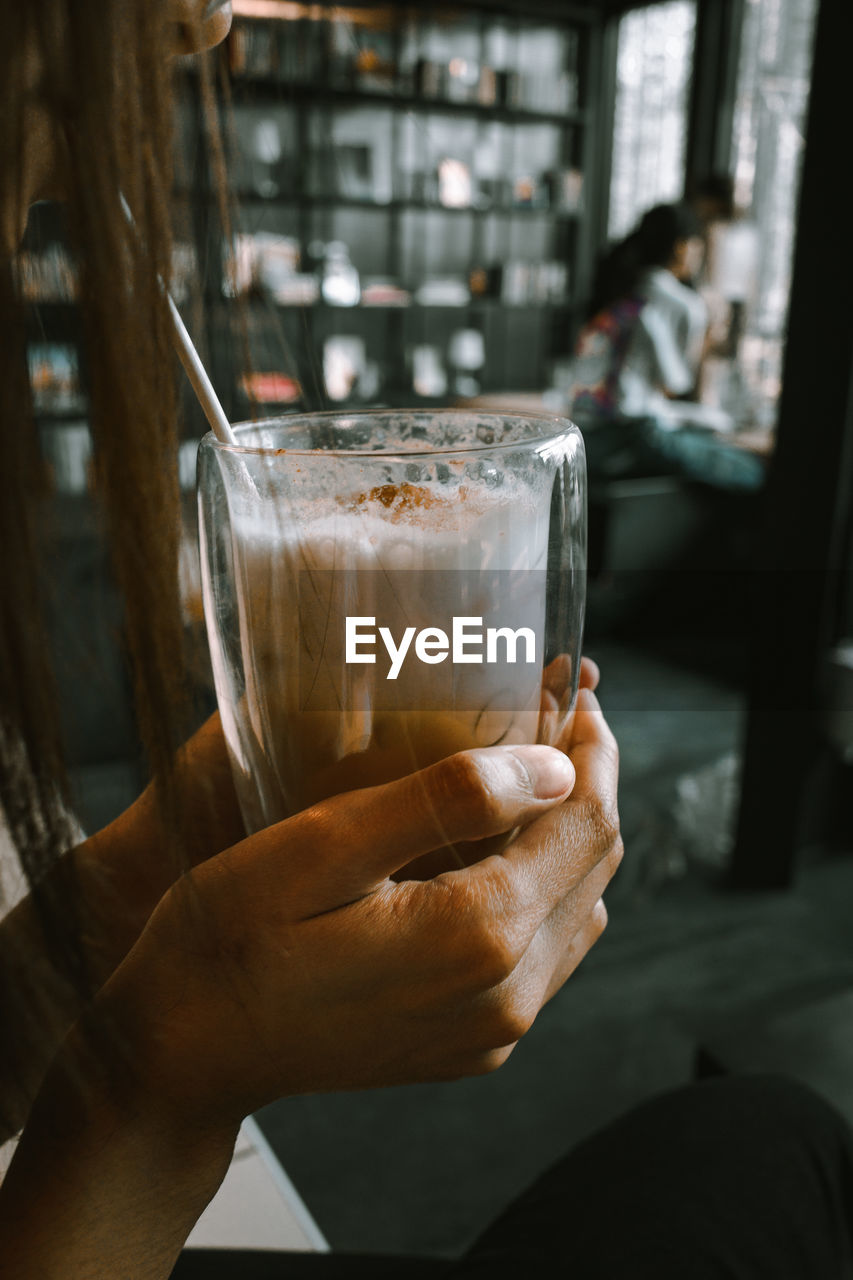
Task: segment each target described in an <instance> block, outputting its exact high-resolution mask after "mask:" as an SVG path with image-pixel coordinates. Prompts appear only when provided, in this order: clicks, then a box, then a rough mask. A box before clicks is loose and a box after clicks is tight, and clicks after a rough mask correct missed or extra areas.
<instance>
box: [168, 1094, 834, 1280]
mask: <svg viewBox="0 0 853 1280" xmlns="http://www.w3.org/2000/svg"><path fill="white" fill-rule="evenodd" d="M173 1277H174V1280H290V1278H291V1277H292V1280H356V1278H359V1280H360V1278H362V1277H364V1278H365V1280H366V1278H367V1277H376V1278H377V1280H379V1278H380V1277H399V1280H419V1278H422V1280H487V1278H488V1280H509V1277H513V1278H514V1280H546V1278H547V1280H551V1278H552V1277H554V1278H557V1280H559V1278H561V1277H565V1280H853V1135H851V1133H850V1132H849V1130H848V1129H847V1126H846V1125H845V1123H844V1121H843V1120H842V1119H841V1117H840V1116H839V1115H838V1114H837V1113H836V1112H835V1111H834V1110H833V1109H832V1108H831V1107H829V1106H828V1105H827V1104H826V1103H825V1102H823V1101H822V1100H821V1099H820V1098H818V1097H817V1096H816V1095H815V1094H813V1093H811V1092H810V1091H809V1090H807V1089H805V1088H803V1087H802V1086H800V1085H797V1084H794V1083H792V1082H791V1081H786V1080H783V1079H777V1078H775V1077H765V1076H753V1077H739V1078H738V1077H725V1078H720V1079H712V1080H708V1081H704V1082H702V1083H700V1084H695V1085H689V1086H687V1087H686V1088H683V1089H679V1090H677V1091H675V1092H673V1093H668V1094H665V1095H664V1096H663V1097H661V1098H656V1099H654V1100H653V1101H651V1102H648V1103H645V1104H644V1105H642V1106H640V1107H638V1108H637V1109H636V1110H634V1111H632V1112H630V1113H629V1114H628V1115H627V1116H624V1117H622V1118H621V1119H620V1120H617V1121H616V1122H615V1123H613V1124H611V1125H609V1126H608V1127H607V1128H606V1129H603V1130H601V1131H600V1132H599V1133H597V1134H595V1135H594V1136H593V1137H591V1138H589V1139H587V1141H585V1142H582V1143H581V1144H580V1145H579V1146H578V1147H576V1148H575V1149H574V1150H573V1151H572V1152H571V1153H570V1154H569V1155H568V1156H566V1157H565V1158H564V1159H563V1160H561V1161H560V1162H559V1163H558V1164H557V1165H555V1166H554V1167H553V1168H552V1169H550V1170H549V1171H548V1172H547V1173H546V1174H544V1175H543V1177H541V1178H540V1179H539V1180H538V1181H537V1182H536V1183H535V1184H534V1185H533V1186H532V1187H530V1189H529V1190H528V1191H526V1192H525V1193H524V1194H523V1195H522V1196H521V1197H519V1199H518V1200H516V1201H515V1202H514V1203H513V1204H511V1205H510V1206H509V1207H508V1208H507V1209H506V1210H505V1211H504V1212H503V1213H502V1214H501V1216H500V1217H499V1218H498V1219H497V1220H496V1221H495V1222H494V1223H493V1224H492V1225H491V1226H490V1227H489V1228H488V1229H487V1230H486V1231H485V1232H484V1233H483V1234H482V1236H481V1237H480V1238H479V1239H478V1240H477V1242H476V1243H475V1244H474V1246H473V1247H472V1248H471V1249H470V1250H469V1251H468V1252H467V1253H466V1254H465V1256H464V1257H462V1258H460V1259H458V1260H457V1261H453V1262H448V1261H442V1260H435V1259H412V1258H390V1257H364V1256H360V1257H353V1256H349V1255H342V1254H341V1255H339V1254H326V1255H324V1254H287V1253H284V1254H282V1253H278V1254H272V1253H257V1254H254V1255H253V1254H246V1253H221V1252H216V1251H205V1250H188V1251H187V1252H185V1253H184V1254H183V1255H182V1257H181V1259H180V1261H179V1263H178V1265H177V1267H176V1268H175V1271H174V1272H173Z"/></svg>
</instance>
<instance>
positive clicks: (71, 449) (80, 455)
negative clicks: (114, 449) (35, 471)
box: [39, 420, 92, 494]
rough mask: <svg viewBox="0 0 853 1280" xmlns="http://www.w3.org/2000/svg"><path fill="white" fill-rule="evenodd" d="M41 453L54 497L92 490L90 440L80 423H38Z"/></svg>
mask: <svg viewBox="0 0 853 1280" xmlns="http://www.w3.org/2000/svg"><path fill="white" fill-rule="evenodd" d="M39 439H40V441H41V448H42V453H43V454H44V458H45V461H46V462H47V465H48V468H49V470H50V473H51V475H52V478H53V487H54V489H55V491H56V492H57V493H68V494H80V493H86V492H87V491H88V490H89V489H90V487H91V460H92V438H91V436H90V434H89V424H88V423H87V422H84V421H82V420H79V421H67V422H48V423H44V422H43V423H41V424H40V426H39Z"/></svg>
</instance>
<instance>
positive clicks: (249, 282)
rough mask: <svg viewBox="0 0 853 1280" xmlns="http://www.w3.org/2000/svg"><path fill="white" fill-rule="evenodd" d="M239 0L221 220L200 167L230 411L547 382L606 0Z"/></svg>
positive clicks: (578, 235) (189, 133)
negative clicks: (425, 2) (365, 1)
mask: <svg viewBox="0 0 853 1280" xmlns="http://www.w3.org/2000/svg"><path fill="white" fill-rule="evenodd" d="M233 8H234V24H233V28H232V32H231V35H230V36H229V38H228V40H227V42H226V45H225V46H224V48H223V50H222V52H221V55H220V65H219V67H218V75H219V77H220V79H221V81H223V82H224V85H225V96H226V97H227V98H228V99H229V100H230V106H229V109H228V111H227V113H226V114H225V115H224V116H223V124H224V126H225V127H224V134H225V137H226V163H227V169H228V174H229V182H230V184H231V188H232V190H233V191H234V192H235V203H236V213H235V215H234V220H233V227H232V232H231V235H230V236H229V237H228V238H227V239H226V238H225V237H223V236H222V234H221V232H218V231H217V227H218V225H219V224H218V218H217V213H216V204H217V196H216V191H215V184H214V183H213V182H212V181H210V179H209V175H208V174H206V173H205V172H203V171H202V172H201V173H200V172H199V165H198V163H194V164H193V166H192V173H193V183H192V187H191V200H192V201H193V202H195V204H196V206H197V207H199V208H200V209H201V210H202V213H201V221H202V222H203V223H204V225H205V228H206V234H207V237H208V241H207V244H206V246H205V247H204V249H203V250H202V252H203V253H204V256H205V261H206V263H207V286H206V291H205V320H206V324H207V330H208V334H207V345H208V349H209V351H210V353H211V358H212V362H213V367H214V373H215V375H216V378H217V385H218V386H221V387H222V389H223V394H224V396H225V397H226V399H227V400H228V403H227V405H226V408H227V410H228V412H229V414H230V415H231V416H232V417H233V418H234V419H237V420H239V419H242V418H247V417H251V416H257V415H259V414H260V415H263V414H269V413H276V412H282V411H292V410H294V409H298V408H302V407H305V408H311V409H314V408H335V407H336V406H341V407H344V408H350V407H355V406H358V405H360V404H388V405H403V404H443V403H449V402H452V401H454V400H456V399H459V398H468V397H471V396H474V395H477V394H479V393H481V392H489V391H497V390H501V389H504V388H507V387H511V388H513V389H514V390H520V391H525V390H531V391H534V390H542V389H544V388H545V387H547V386H548V385H549V382H550V374H551V367H552V365H553V362H554V361H555V360H557V359H559V358H560V357H563V356H565V354H566V353H567V352H568V350H569V349H570V345H571V340H572V337H573V333H574V330H575V327H576V324H577V321H578V318H579V308H578V300H579V298H582V295H583V291H584V289H585V286H586V271H587V270H588V259H589V243H590V231H589V225H588V224H589V216H590V215H589V209H588V197H587V192H588V189H589V186H590V181H591V179H590V174H591V170H592V168H593V166H594V163H595V159H596V155H597V149H596V147H595V146H594V145H593V132H594V124H595V111H594V108H593V104H592V103H591V101H590V97H591V86H592V84H593V83H594V80H595V73H594V71H593V70H592V69H591V63H592V62H593V61H594V60H595V58H596V56H597V55H598V42H597V36H598V34H599V33H600V29H601V13H600V10H599V11H596V9H595V8H593V7H590V8H589V9H586V8H584V7H580V8H577V9H566V10H562V9H554V8H553V7H552V8H549V9H548V11H547V12H546V13H545V14H543V15H540V14H538V13H537V10H536V6H535V5H534V6H532V7H531V8H525V9H522V8H521V6H518V7H517V8H515V9H514V10H513V9H507V8H506V7H499V6H497V5H495V6H494V7H492V6H490V5H477V6H471V5H468V6H456V7H453V8H449V7H448V8H444V7H441V6H433V7H429V8H424V7H404V6H387V5H385V6H379V7H378V6H372V5H356V6H349V7H347V8H342V7H340V6H333V5H326V4H312V5H301V4H297V3H290V2H289V0H263V3H261V2H260V0H235V3H234V6H233ZM193 83H194V78H193V76H192V74H190V75H189V76H188V80H187V101H186V103H185V111H184V118H183V122H182V129H183V132H184V149H185V154H186V155H187V156H197V154H198V146H197V135H198V131H199V128H200V123H199V122H200V119H201V114H202V113H201V109H200V105H199V103H197V102H196V103H194V102H193ZM187 169H188V171H189V170H190V166H189V165H188V166H187ZM208 206H209V208H208ZM217 235H219V242H218V243H214V240H215V238H216V236H217ZM236 304H242V305H241V306H237V305H236ZM237 311H240V312H241V313H242V314H241V319H240V321H239V326H241V338H240V340H238V339H237V338H235V336H234V332H235V327H234V319H235V313H236V312H237ZM240 347H241V348H242V349H241V350H238V348H240ZM246 350H248V355H249V359H250V362H251V368H252V370H253V372H252V373H251V374H247V373H246V371H245V367H244V366H245V352H246ZM277 388H278V390H280V391H281V392H282V393H283V396H284V398H283V399H276V398H266V397H268V396H272V397H275V395H276V394H277Z"/></svg>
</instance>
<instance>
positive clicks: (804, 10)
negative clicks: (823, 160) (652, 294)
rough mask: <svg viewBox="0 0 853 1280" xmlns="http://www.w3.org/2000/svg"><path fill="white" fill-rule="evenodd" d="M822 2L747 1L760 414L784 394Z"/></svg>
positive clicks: (749, 355) (739, 157)
mask: <svg viewBox="0 0 853 1280" xmlns="http://www.w3.org/2000/svg"><path fill="white" fill-rule="evenodd" d="M816 9H817V4H816V0H747V4H746V12H745V16H744V28H743V40H742V44H741V56H740V67H739V71H738V86H737V98H736V103H735V120H734V137H733V146H732V168H733V173H734V178H735V202H736V204H737V206H738V208H739V209H740V210H742V211H743V212H744V213H745V214H746V216H747V217H748V218H749V219H750V220H751V221H752V222H753V223H754V224H755V226H756V227H757V228H758V230H759V232H760V235H759V238H758V260H757V264H756V267H757V269H756V274H755V281H754V286H753V297H752V298H751V299H750V301H749V305H748V307H747V312H746V317H745V325H744V333H743V338H742V341H741V348H740V356H741V364H742V367H743V372H744V375H745V377H746V379H747V382H748V384H749V386H750V388H751V390H752V392H753V394H754V396H755V398H756V401H757V408H758V409H759V414H760V416H764V417H766V420H767V421H768V424H769V422H771V421H772V419H773V417H774V416H775V404H776V400H777V399H778V394H779V388H780V379H781V370H782V356H783V350H784V339H785V325H786V320H787V312H788V293H789V290H790V283H791V258H792V252H793V245H794V232H795V225H796V216H797V194H798V190H799V176H800V163H801V159H802V151H803V132H804V127H805V119H806V107H807V105H808V94H809V80H810V73H811V58H812V42H813V36H814V19H815V15H816Z"/></svg>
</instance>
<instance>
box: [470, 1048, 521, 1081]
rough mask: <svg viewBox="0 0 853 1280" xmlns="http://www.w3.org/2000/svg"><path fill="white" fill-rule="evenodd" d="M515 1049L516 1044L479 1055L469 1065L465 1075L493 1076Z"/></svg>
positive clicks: (489, 1050)
mask: <svg viewBox="0 0 853 1280" xmlns="http://www.w3.org/2000/svg"><path fill="white" fill-rule="evenodd" d="M514 1048H515V1045H514V1044H506V1045H502V1046H501V1047H500V1048H499V1049H488V1050H486V1052H485V1053H478V1054H477V1055H476V1056H475V1057H474V1058H472V1059H471V1061H470V1062H469V1063H468V1064H467V1066H466V1069H465V1072H464V1074H465V1075H467V1076H487V1075H492V1074H493V1073H494V1072H495V1071H497V1070H498V1069H499V1068H500V1067H502V1066H503V1064H504V1063H505V1062H506V1060H507V1058H508V1057H509V1056H510V1054H511V1053H512V1051H513V1049H514Z"/></svg>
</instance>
